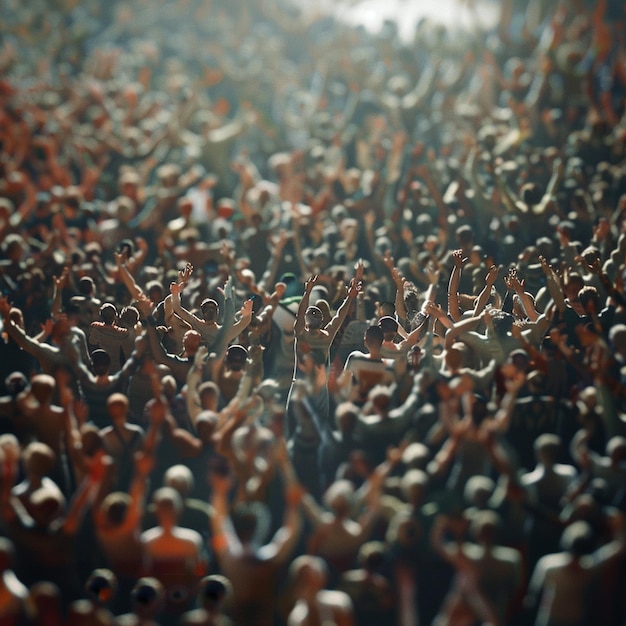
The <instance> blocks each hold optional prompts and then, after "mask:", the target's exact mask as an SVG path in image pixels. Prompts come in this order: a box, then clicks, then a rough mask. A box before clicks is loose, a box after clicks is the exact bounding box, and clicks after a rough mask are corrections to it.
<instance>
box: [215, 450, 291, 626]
mask: <svg viewBox="0 0 626 626" xmlns="http://www.w3.org/2000/svg"><path fill="white" fill-rule="evenodd" d="M281 461H282V462H281V463H280V465H279V467H280V469H281V473H282V474H283V478H285V480H286V487H285V499H286V503H285V504H286V506H285V515H284V518H283V524H282V526H281V527H280V528H279V529H278V531H277V532H276V533H275V534H274V536H273V538H272V539H271V541H270V542H269V543H265V544H263V543H262V542H263V541H264V538H263V537H262V536H261V533H260V532H259V526H260V518H259V516H258V514H257V512H256V509H255V508H248V509H247V510H246V511H245V514H243V515H239V516H238V517H239V521H238V524H237V528H235V525H234V524H233V516H232V515H231V513H230V511H229V505H228V493H229V492H230V489H231V485H232V482H231V477H230V476H229V475H228V474H224V473H223V472H218V471H214V472H212V473H211V478H210V480H211V490H212V494H213V495H212V502H211V503H212V504H213V507H214V510H215V514H214V515H213V517H212V518H211V526H212V530H213V549H214V552H215V556H216V557H217V560H218V563H219V566H220V571H221V572H222V573H223V574H224V575H225V576H226V577H227V578H228V579H229V580H230V581H231V582H232V584H233V593H234V606H233V617H234V621H235V623H236V624H255V625H256V626H271V625H272V624H273V623H274V615H273V611H274V591H275V589H276V585H277V578H278V573H279V571H280V569H281V568H282V567H283V566H284V565H285V564H286V562H287V559H288V558H289V555H290V554H291V553H292V551H293V549H294V548H295V544H296V541H297V540H298V536H299V534H300V528H301V524H302V520H301V515H300V501H301V498H302V490H301V488H300V487H299V486H298V485H297V484H296V482H295V476H294V474H293V468H292V467H291V465H290V464H289V463H288V461H287V455H286V454H283V455H282V456H281Z"/></svg>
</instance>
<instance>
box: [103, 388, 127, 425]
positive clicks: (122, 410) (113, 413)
mask: <svg viewBox="0 0 626 626" xmlns="http://www.w3.org/2000/svg"><path fill="white" fill-rule="evenodd" d="M107 412H108V414H109V417H110V418H111V420H112V421H113V422H114V423H119V422H125V421H126V417H127V415H128V398H127V397H126V396H125V395H124V394H123V393H113V394H111V395H110V396H109V397H108V398H107Z"/></svg>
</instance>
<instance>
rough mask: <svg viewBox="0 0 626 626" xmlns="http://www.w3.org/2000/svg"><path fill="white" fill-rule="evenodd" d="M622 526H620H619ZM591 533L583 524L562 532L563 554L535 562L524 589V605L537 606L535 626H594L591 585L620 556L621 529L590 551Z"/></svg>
mask: <svg viewBox="0 0 626 626" xmlns="http://www.w3.org/2000/svg"><path fill="white" fill-rule="evenodd" d="M622 524H623V522H622ZM593 544H594V536H593V531H592V529H591V527H590V526H589V524H588V523H587V522H583V521H578V522H574V523H573V524H571V525H570V526H568V528H567V529H566V530H565V531H564V532H563V536H562V538H561V547H562V548H563V552H559V553H557V554H547V555H546V556H544V557H542V558H541V559H539V561H538V563H537V565H536V566H535V569H534V571H533V575H532V577H531V579H530V583H529V585H528V594H527V597H526V603H527V605H528V606H529V607H531V608H534V607H536V606H538V611H537V617H536V621H535V626H552V625H555V626H558V625H559V624H567V625H568V626H582V625H583V624H590V623H594V621H593V619H591V621H589V619H590V618H591V617H592V610H593V604H594V597H593V594H592V589H593V582H594V581H597V580H598V578H599V577H600V576H601V574H602V572H603V571H604V570H605V569H606V568H607V566H608V565H609V564H610V563H611V562H614V561H615V560H616V559H617V558H619V557H620V556H623V554H624V550H625V548H626V544H625V543H624V532H623V529H622V530H621V532H620V533H619V534H618V535H617V534H616V538H615V539H614V540H613V541H611V542H609V543H607V544H606V545H603V546H601V547H600V548H598V549H597V550H595V551H593V552H592V551H591V549H592V547H593Z"/></svg>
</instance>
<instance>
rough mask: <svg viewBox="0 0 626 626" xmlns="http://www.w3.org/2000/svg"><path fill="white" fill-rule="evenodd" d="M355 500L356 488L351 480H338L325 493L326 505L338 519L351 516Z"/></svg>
mask: <svg viewBox="0 0 626 626" xmlns="http://www.w3.org/2000/svg"><path fill="white" fill-rule="evenodd" d="M353 500H354V486H353V484H352V483H351V482H350V481H349V480H336V481H335V482H334V483H332V484H331V485H330V487H328V489H327V490H326V493H324V504H325V505H326V506H327V507H328V508H329V509H330V510H331V511H332V512H333V513H334V514H335V515H336V516H337V517H338V518H344V517H347V516H348V515H349V514H350V510H351V508H352V504H353Z"/></svg>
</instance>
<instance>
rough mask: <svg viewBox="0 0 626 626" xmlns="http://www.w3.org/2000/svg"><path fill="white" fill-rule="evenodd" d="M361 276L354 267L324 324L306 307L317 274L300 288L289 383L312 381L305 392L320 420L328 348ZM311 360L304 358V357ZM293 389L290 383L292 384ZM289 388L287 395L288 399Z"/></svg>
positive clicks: (324, 410) (290, 426) (317, 310)
mask: <svg viewBox="0 0 626 626" xmlns="http://www.w3.org/2000/svg"><path fill="white" fill-rule="evenodd" d="M362 274H363V265H362V264H361V263H360V264H359V265H358V266H357V271H356V276H355V278H353V279H352V281H351V282H350V286H349V288H348V295H347V296H346V298H345V300H344V301H343V302H342V303H341V306H340V307H339V308H338V309H337V312H336V313H335V316H334V317H333V318H332V319H331V320H330V322H328V323H327V324H326V325H324V314H323V313H322V310H321V309H320V308H319V307H317V306H314V305H310V304H309V301H310V298H311V291H313V287H315V285H316V284H317V283H318V279H319V277H318V276H317V275H315V276H311V277H310V278H309V279H308V280H307V281H306V283H305V285H304V295H303V296H302V300H300V305H299V306H298V313H297V315H296V321H295V323H294V327H293V328H294V334H295V342H294V351H295V365H294V374H293V380H294V381H297V380H302V379H309V381H312V388H311V389H309V395H310V397H311V399H312V400H314V403H315V407H314V409H315V412H316V413H317V415H318V416H319V417H320V420H321V421H326V419H327V418H328V406H329V399H328V387H327V365H326V364H327V362H328V357H329V351H330V346H331V344H332V343H333V340H334V338H335V335H336V334H337V332H338V331H339V329H340V328H341V325H342V324H343V322H344V320H345V319H346V317H347V315H348V313H349V311H350V307H351V306H352V302H353V301H354V300H355V299H356V297H357V295H358V294H359V292H360V290H361V281H360V278H361V276H362ZM309 356H310V357H312V359H308V358H307V357H309ZM311 361H312V362H313V364H314V367H315V373H314V375H313V376H311V373H310V372H307V370H310V366H309V363H310V362H311ZM292 389H293V384H292ZM292 389H290V392H289V396H291V391H292ZM290 404H291V403H290V399H289V398H288V399H287V433H286V436H287V439H289V437H290V435H291V433H292V432H293V428H294V426H295V418H294V417H293V415H292V413H291V411H290V406H289V405H290Z"/></svg>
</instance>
